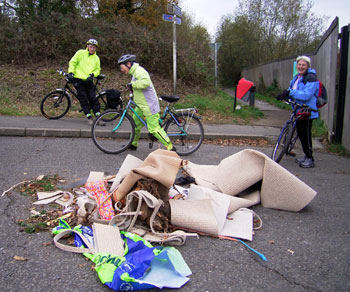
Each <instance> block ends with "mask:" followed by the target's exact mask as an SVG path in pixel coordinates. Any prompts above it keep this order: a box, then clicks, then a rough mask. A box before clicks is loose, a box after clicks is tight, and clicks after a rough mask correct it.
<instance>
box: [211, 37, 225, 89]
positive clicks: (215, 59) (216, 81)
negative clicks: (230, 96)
mask: <svg viewBox="0 0 350 292" xmlns="http://www.w3.org/2000/svg"><path fill="white" fill-rule="evenodd" d="M210 45H211V47H212V48H213V49H214V61H215V67H214V70H215V87H218V50H219V48H220V47H221V45H222V43H212V44H210Z"/></svg>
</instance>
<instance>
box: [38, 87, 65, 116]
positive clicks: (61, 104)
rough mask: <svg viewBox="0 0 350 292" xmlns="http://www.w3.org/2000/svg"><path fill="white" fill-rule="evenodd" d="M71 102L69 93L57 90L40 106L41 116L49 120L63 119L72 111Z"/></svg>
mask: <svg viewBox="0 0 350 292" xmlns="http://www.w3.org/2000/svg"><path fill="white" fill-rule="evenodd" d="M70 107H71V101H70V98H69V96H68V94H67V93H65V92H63V91H60V90H56V91H53V92H50V93H49V94H48V95H46V96H45V97H44V98H43V100H42V101H41V104H40V111H41V114H42V115H43V116H44V117H45V118H47V119H49V120H57V119H60V118H62V117H63V116H64V115H65V114H66V113H67V112H68V111H69V109H70Z"/></svg>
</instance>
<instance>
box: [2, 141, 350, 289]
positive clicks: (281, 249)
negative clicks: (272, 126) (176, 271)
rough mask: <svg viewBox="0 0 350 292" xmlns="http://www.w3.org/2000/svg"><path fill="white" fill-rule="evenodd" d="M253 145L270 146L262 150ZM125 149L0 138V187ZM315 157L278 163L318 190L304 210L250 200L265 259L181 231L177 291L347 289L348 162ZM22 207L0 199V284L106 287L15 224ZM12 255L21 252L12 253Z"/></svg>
mask: <svg viewBox="0 0 350 292" xmlns="http://www.w3.org/2000/svg"><path fill="white" fill-rule="evenodd" d="M244 148H245V147H241V148H238V147H222V146H215V145H203V146H202V147H201V148H200V149H199V151H198V152H196V153H194V154H193V155H191V156H188V157H184V158H185V159H188V160H190V161H192V162H195V163H198V164H217V163H218V162H219V161H220V160H221V159H223V158H225V157H227V156H229V155H231V154H234V153H237V152H238V151H240V150H243V149H244ZM255 149H257V150H259V151H262V152H263V153H265V154H268V155H269V154H270V153H271V149H269V148H255ZM149 152H150V150H148V149H147V147H146V144H144V145H141V147H139V150H138V151H137V152H132V153H131V154H133V155H135V156H137V157H139V158H141V159H144V158H145V157H146V156H147V155H148V153H149ZM129 153H130V152H129ZM127 154H128V152H125V153H122V154H120V155H107V154H104V153H102V152H100V151H99V150H98V149H97V148H96V147H95V146H94V145H93V142H92V140H91V139H81V138H80V139H72V138H30V137H5V136H3V137H1V138H0V190H1V193H2V191H4V190H6V189H8V188H9V187H11V186H12V185H14V184H16V183H18V182H20V181H22V180H26V179H31V178H35V177H37V176H38V175H41V174H46V175H47V174H58V175H60V176H62V177H64V178H65V179H67V180H76V179H78V178H84V177H86V176H87V175H88V174H89V172H90V171H104V172H106V173H109V174H115V173H116V168H118V167H120V165H121V163H122V161H123V160H124V158H125V157H126V155H127ZM315 158H316V168H314V169H301V168H299V167H298V165H297V164H296V163H295V162H294V159H293V158H291V157H287V158H285V159H283V161H282V162H281V165H283V166H284V167H285V168H287V169H288V170H289V171H290V172H291V173H293V174H295V175H296V176H298V177H299V178H300V179H301V180H303V181H304V182H305V183H307V184H308V185H309V186H311V187H312V188H314V189H315V190H316V191H317V192H318V194H317V196H316V197H315V199H314V200H313V201H312V202H311V203H310V204H309V206H307V207H306V208H305V209H304V210H302V211H301V212H298V213H293V212H285V211H278V210H273V209H267V208H263V207H261V206H255V207H253V210H254V211H255V212H256V213H257V214H258V215H259V216H260V217H261V219H262V221H263V226H262V229H260V230H258V231H256V233H255V235H254V239H253V242H251V243H249V244H250V245H251V247H253V248H255V249H256V250H258V251H259V252H261V253H263V254H264V255H265V256H266V257H267V259H268V261H267V262H264V261H262V260H261V259H260V258H258V257H257V256H256V255H255V254H253V253H252V252H250V251H248V249H247V248H245V247H244V246H243V245H242V244H240V243H237V242H233V241H228V240H219V239H216V238H211V237H204V236H201V237H200V238H199V239H195V238H189V239H187V241H186V243H185V245H184V246H181V247H178V250H179V251H180V252H181V253H182V255H183V257H184V259H185V261H186V262H187V264H188V265H189V267H190V268H191V270H192V273H193V274H192V275H191V276H190V281H189V282H188V283H187V284H186V285H185V286H183V287H182V288H181V289H180V291H183V292H188V291H193V292H198V291H210V292H216V291H269V292H271V291H350V281H349V279H350V224H349V209H350V191H349V189H350V188H349V185H350V184H349V178H350V164H349V162H350V161H349V159H347V158H342V157H337V156H335V155H331V154H327V153H323V152H316V153H315ZM30 208H31V200H30V198H28V197H26V196H23V195H20V194H18V193H16V192H12V193H11V194H9V195H5V196H4V197H0V257H1V264H0V265H1V266H0V271H1V272H0V291H21V292H25V291H38V292H40V291H111V290H110V289H108V288H106V287H104V286H103V285H102V284H101V283H100V281H99V279H98V277H97V274H96V273H95V272H94V271H93V270H91V266H92V265H91V262H89V261H87V260H86V259H85V258H84V257H83V256H82V255H79V254H72V253H69V252H64V251H62V250H59V249H58V248H56V247H55V246H54V245H53V244H49V245H46V244H45V243H50V242H51V243H52V237H51V235H50V234H49V233H48V232H41V233H35V234H27V233H24V232H20V231H19V230H20V228H19V226H18V225H17V224H16V220H18V219H25V218H28V216H29V210H30ZM14 256H22V257H25V258H27V259H28V260H27V261H16V260H14ZM163 290H164V291H174V290H172V289H171V290H170V289H163ZM148 291H158V290H157V289H152V290H148Z"/></svg>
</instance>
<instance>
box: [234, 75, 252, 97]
mask: <svg viewBox="0 0 350 292" xmlns="http://www.w3.org/2000/svg"><path fill="white" fill-rule="evenodd" d="M252 86H254V83H253V82H252V81H249V80H246V79H244V78H241V79H240V80H239V81H238V85H237V90H236V97H237V98H238V99H242V100H244V101H248V100H249V89H251V88H252Z"/></svg>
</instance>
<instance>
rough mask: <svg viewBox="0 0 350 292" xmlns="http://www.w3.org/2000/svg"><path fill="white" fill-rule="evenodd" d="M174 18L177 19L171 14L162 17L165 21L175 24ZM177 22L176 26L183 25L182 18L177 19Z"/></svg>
mask: <svg viewBox="0 0 350 292" xmlns="http://www.w3.org/2000/svg"><path fill="white" fill-rule="evenodd" d="M174 17H176V16H174V15H171V14H163V15H162V19H163V20H164V21H169V22H174ZM175 21H176V24H181V18H178V17H176V19H175Z"/></svg>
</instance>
